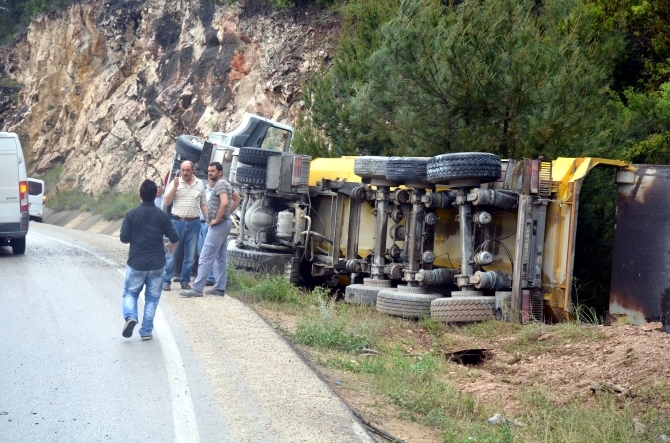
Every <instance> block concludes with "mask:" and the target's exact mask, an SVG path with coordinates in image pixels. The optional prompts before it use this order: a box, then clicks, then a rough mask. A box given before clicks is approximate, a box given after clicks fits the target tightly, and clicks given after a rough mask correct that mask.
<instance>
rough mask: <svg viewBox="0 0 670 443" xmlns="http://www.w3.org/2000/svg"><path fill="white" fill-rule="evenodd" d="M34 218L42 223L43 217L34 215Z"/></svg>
mask: <svg viewBox="0 0 670 443" xmlns="http://www.w3.org/2000/svg"><path fill="white" fill-rule="evenodd" d="M33 220H35V221H36V222H37V223H42V217H34V218H33Z"/></svg>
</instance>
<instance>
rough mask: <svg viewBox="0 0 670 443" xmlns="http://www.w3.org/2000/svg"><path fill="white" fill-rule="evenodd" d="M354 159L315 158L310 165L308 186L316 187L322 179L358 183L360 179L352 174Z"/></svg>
mask: <svg viewBox="0 0 670 443" xmlns="http://www.w3.org/2000/svg"><path fill="white" fill-rule="evenodd" d="M355 159H356V157H340V158H315V159H314V160H312V162H311V163H310V170H309V186H318V185H317V182H319V181H321V180H322V179H324V178H325V179H327V180H343V179H346V180H347V181H348V182H360V181H361V178H360V177H359V176H357V175H356V174H354V160H355Z"/></svg>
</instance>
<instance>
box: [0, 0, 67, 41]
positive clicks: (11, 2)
mask: <svg viewBox="0 0 670 443" xmlns="http://www.w3.org/2000/svg"><path fill="white" fill-rule="evenodd" d="M70 3H72V0H0V42H3V41H7V40H8V39H9V38H11V37H12V36H13V35H14V33H15V32H17V31H19V30H22V29H25V28H26V27H27V26H28V24H30V20H31V19H32V17H33V16H34V15H36V14H39V13H42V12H48V11H53V10H56V9H59V8H63V7H65V6H67V5H69V4H70Z"/></svg>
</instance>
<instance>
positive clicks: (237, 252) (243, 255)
mask: <svg viewBox="0 0 670 443" xmlns="http://www.w3.org/2000/svg"><path fill="white" fill-rule="evenodd" d="M275 255H276V254H272V253H270V252H261V251H247V250H245V249H237V248H230V249H228V253H227V260H228V262H229V263H230V264H231V265H233V266H237V267H238V268H249V269H255V270H259V269H262V264H263V262H264V261H267V260H270V259H272V258H274V257H275Z"/></svg>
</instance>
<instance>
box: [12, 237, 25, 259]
mask: <svg viewBox="0 0 670 443" xmlns="http://www.w3.org/2000/svg"><path fill="white" fill-rule="evenodd" d="M9 246H11V247H12V252H13V253H14V255H21V254H24V253H25V252H26V238H25V237H19V238H13V239H11V240H10V241H9Z"/></svg>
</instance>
